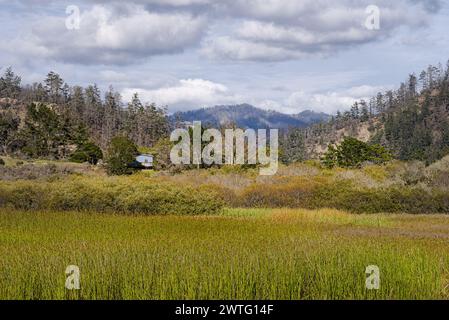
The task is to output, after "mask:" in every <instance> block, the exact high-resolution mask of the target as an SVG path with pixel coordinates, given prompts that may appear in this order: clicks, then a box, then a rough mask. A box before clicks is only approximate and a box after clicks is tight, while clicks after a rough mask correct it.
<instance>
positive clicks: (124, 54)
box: [16, 5, 206, 64]
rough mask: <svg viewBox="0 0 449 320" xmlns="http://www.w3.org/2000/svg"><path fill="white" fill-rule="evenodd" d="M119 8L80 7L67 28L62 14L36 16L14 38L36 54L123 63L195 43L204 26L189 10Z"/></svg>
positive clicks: (137, 7)
mask: <svg viewBox="0 0 449 320" xmlns="http://www.w3.org/2000/svg"><path fill="white" fill-rule="evenodd" d="M121 9H122V10H121V11H119V12H118V11H117V10H114V7H105V6H102V5H96V6H93V7H92V8H91V9H90V10H87V11H82V15H81V23H80V29H79V30H68V29H67V28H66V27H65V17H55V16H49V17H45V20H44V21H45V23H42V22H41V21H42V17H41V20H40V21H38V22H37V23H35V24H34V25H33V27H32V33H28V34H27V35H26V36H24V37H23V38H19V39H16V41H18V42H21V43H22V44H27V45H28V46H33V47H36V48H40V51H39V53H40V55H39V56H38V57H41V58H51V59H54V60H57V61H62V62H71V63H80V64H95V63H102V64H127V63H135V62H138V61H139V60H141V59H143V58H147V57H151V56H154V55H162V54H173V53H179V52H182V51H183V50H184V49H186V48H189V47H191V46H194V45H195V44H197V43H199V41H200V39H201V38H202V34H203V32H204V30H205V23H206V21H205V19H204V18H202V17H199V16H194V15H192V14H190V13H177V12H169V13H159V12H148V11H146V10H145V9H144V8H143V7H141V6H137V5H124V6H123V7H122V8H121ZM18 47H19V46H18ZM16 49H17V48H16ZM34 51H36V50H34ZM22 53H24V54H26V52H22Z"/></svg>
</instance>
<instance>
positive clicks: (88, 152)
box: [70, 142, 103, 165]
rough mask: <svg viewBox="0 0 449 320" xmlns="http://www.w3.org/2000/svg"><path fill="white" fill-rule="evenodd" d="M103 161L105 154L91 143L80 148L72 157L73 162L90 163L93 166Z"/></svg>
mask: <svg viewBox="0 0 449 320" xmlns="http://www.w3.org/2000/svg"><path fill="white" fill-rule="evenodd" d="M101 159H103V152H102V151H101V149H100V147H98V146H97V145H95V144H93V143H90V142H89V143H85V144H82V145H80V146H78V149H77V150H76V151H75V152H74V153H73V154H72V155H71V156H70V161H72V162H76V163H84V162H88V163H90V164H93V165H96V164H97V163H98V161H99V160H101Z"/></svg>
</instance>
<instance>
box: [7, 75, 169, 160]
mask: <svg viewBox="0 0 449 320" xmlns="http://www.w3.org/2000/svg"><path fill="white" fill-rule="evenodd" d="M168 131H169V127H168V120H167V116H166V110H165V109H162V108H158V107H156V106H155V105H154V104H147V105H144V104H143V103H142V102H141V101H140V100H139V98H138V96H137V95H135V96H134V97H133V99H132V101H131V102H130V103H129V104H127V105H124V104H123V103H122V101H121V97H120V95H119V94H118V93H117V92H116V91H114V89H113V88H112V87H110V88H109V90H108V91H107V92H106V93H105V94H104V96H102V94H101V92H100V90H99V89H98V87H97V86H96V85H90V86H88V87H86V88H82V87H80V86H73V87H71V86H69V85H68V84H67V83H65V82H64V80H63V79H62V78H61V77H60V76H59V75H58V74H56V73H54V72H50V73H49V74H48V75H47V77H46V79H45V80H44V82H43V83H34V84H33V85H26V86H21V78H20V77H19V76H17V75H16V74H14V72H13V71H12V70H11V69H10V68H9V69H7V70H6V72H5V73H4V75H3V76H2V77H1V78H0V133H1V134H0V152H1V153H2V154H4V155H16V156H26V157H31V158H42V157H43V158H54V159H64V158H67V157H68V156H69V155H70V154H71V153H73V152H74V150H76V149H77V148H83V146H86V145H88V146H90V147H91V146H92V145H96V146H98V147H101V149H103V150H105V148H106V147H107V146H108V144H109V142H110V141H111V139H112V138H113V137H115V136H117V135H125V136H127V137H129V138H130V139H131V140H132V141H134V143H136V144H137V145H139V146H147V147H151V146H153V145H154V144H155V143H156V142H157V141H158V140H159V139H160V138H162V137H166V136H167V135H168Z"/></svg>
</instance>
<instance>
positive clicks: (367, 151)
mask: <svg viewBox="0 0 449 320" xmlns="http://www.w3.org/2000/svg"><path fill="white" fill-rule="evenodd" d="M391 159H392V157H391V154H390V153H389V152H388V151H387V150H386V149H385V148H384V147H382V146H381V145H378V144H376V145H369V144H367V143H365V142H362V141H359V140H357V139H355V138H351V137H345V139H344V140H343V142H342V143H341V144H340V145H338V146H336V147H334V146H332V145H330V146H329V149H328V151H327V152H326V154H325V155H324V157H323V158H322V163H323V165H324V166H325V167H326V168H334V167H342V168H360V167H361V166H362V164H363V163H365V162H371V163H374V164H384V163H386V162H388V161H390V160H391Z"/></svg>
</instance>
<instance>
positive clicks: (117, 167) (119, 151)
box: [106, 136, 139, 175]
mask: <svg viewBox="0 0 449 320" xmlns="http://www.w3.org/2000/svg"><path fill="white" fill-rule="evenodd" d="M138 153H139V151H138V150H137V146H136V145H135V144H134V143H133V142H132V141H131V140H130V139H128V138H127V137H121V136H119V137H115V138H113V139H112V140H111V144H110V145H109V148H108V156H107V159H106V162H107V164H106V169H107V172H108V174H109V175H126V174H130V173H132V172H133V169H131V168H130V167H129V166H130V164H131V163H132V162H133V161H135V157H136V156H137V155H138Z"/></svg>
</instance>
